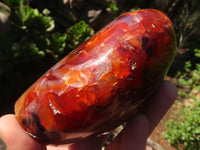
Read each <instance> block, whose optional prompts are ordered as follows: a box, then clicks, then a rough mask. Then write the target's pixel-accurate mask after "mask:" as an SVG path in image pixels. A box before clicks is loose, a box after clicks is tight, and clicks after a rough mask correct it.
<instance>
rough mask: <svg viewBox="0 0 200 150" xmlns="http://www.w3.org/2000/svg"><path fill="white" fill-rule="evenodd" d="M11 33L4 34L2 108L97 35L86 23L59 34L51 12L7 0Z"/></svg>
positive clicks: (1, 37)
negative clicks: (66, 56) (67, 55)
mask: <svg viewBox="0 0 200 150" xmlns="http://www.w3.org/2000/svg"><path fill="white" fill-rule="evenodd" d="M4 3H5V4H6V5H7V6H8V7H9V9H8V12H7V13H8V14H9V18H8V25H9V28H8V30H7V31H5V32H3V33H2V34H0V89H1V90H0V103H1V104H0V105H1V106H3V105H7V101H8V100H11V99H12V101H15V100H16V99H17V97H18V96H20V95H21V94H22V92H24V90H25V89H26V88H27V87H28V86H30V84H32V83H33V82H34V81H35V80H36V79H37V78H38V77H39V76H40V75H42V74H43V73H44V72H45V71H46V70H47V69H49V67H51V66H52V65H53V64H55V63H56V62H57V61H58V60H60V59H61V58H62V57H64V56H65V55H66V54H68V53H69V52H70V51H71V50H73V49H74V48H76V47H77V46H78V45H79V44H80V43H82V42H84V41H85V40H87V39H88V38H89V37H90V36H91V35H93V29H92V28H90V27H89V26H88V25H87V24H86V23H85V22H84V21H80V22H78V23H76V24H74V25H73V26H71V27H69V28H66V29H65V32H62V31H59V30H58V29H57V28H55V27H56V25H57V22H56V20H54V18H53V17H52V16H51V12H50V11H49V10H48V9H44V10H42V11H39V10H38V9H37V8H32V7H30V6H29V4H28V1H24V0H4Z"/></svg>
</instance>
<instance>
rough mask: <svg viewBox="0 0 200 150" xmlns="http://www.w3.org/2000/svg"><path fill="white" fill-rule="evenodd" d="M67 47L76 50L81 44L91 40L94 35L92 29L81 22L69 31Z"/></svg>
mask: <svg viewBox="0 0 200 150" xmlns="http://www.w3.org/2000/svg"><path fill="white" fill-rule="evenodd" d="M66 33H67V47H68V48H70V49H75V48H76V47H77V46H78V45H79V44H80V43H82V42H83V41H85V40H87V39H89V37H91V36H92V35H93V34H94V31H93V29H92V28H90V27H89V26H88V25H87V24H86V23H85V22H84V21H80V22H79V23H77V24H76V25H74V26H71V27H70V28H69V29H67V32H66Z"/></svg>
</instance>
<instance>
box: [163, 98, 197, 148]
mask: <svg viewBox="0 0 200 150" xmlns="http://www.w3.org/2000/svg"><path fill="white" fill-rule="evenodd" d="M178 107H179V109H178V110H177V111H176V113H175V114H174V115H173V117H172V119H171V120H170V121H168V122H167V123H166V132H165V133H164V134H163V136H164V138H166V139H168V141H169V142H170V144H171V145H172V146H173V147H175V148H176V149H178V150H180V149H185V150H197V149H199V147H200V142H199V141H200V99H198V100H197V101H195V102H191V103H190V105H189V106H185V105H184V104H183V103H179V104H178Z"/></svg>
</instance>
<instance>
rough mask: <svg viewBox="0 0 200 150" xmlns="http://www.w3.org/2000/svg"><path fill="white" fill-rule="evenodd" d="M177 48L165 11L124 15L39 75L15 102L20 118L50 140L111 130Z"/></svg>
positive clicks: (149, 87)
mask: <svg viewBox="0 0 200 150" xmlns="http://www.w3.org/2000/svg"><path fill="white" fill-rule="evenodd" d="M175 51H176V40H175V33H174V29H173V26H172V23H171V21H170V19H169V18H168V17H167V16H166V15H165V14H163V13H162V12H159V11H157V10H153V9H144V10H138V11H132V12H128V13H125V14H123V15H121V16H120V17H119V18H118V19H116V20H114V21H113V22H111V23H110V24H108V25H107V26H106V27H105V28H103V29H102V30H100V31H99V32H98V33H97V34H95V35H94V36H93V37H91V38H90V39H89V40H87V41H86V42H84V43H83V44H81V45H80V46H79V47H78V48H77V49H75V50H74V51H72V52H71V53H70V54H69V55H67V56H66V57H65V58H63V59H62V60H61V61H60V62H58V63H57V64H56V65H55V66H53V67H52V68H51V69H50V70H49V71H47V72H46V73H45V74H44V75H43V76H42V77H41V78H39V80H38V81H36V82H35V83H34V84H33V85H32V86H31V87H30V88H29V89H28V90H27V91H26V92H25V93H24V94H23V95H22V96H21V97H20V98H19V99H18V101H17V102H16V104H15V116H16V119H17V120H18V122H19V123H20V124H21V126H22V127H23V128H24V130H25V131H27V132H28V133H29V134H30V135H31V136H32V137H33V138H35V139H36V140H38V141H39V142H41V143H46V144H62V143H70V142H74V141H76V140H79V139H82V138H85V137H88V136H90V135H92V134H102V133H104V132H108V131H110V130H111V129H113V128H115V127H117V126H118V125H120V124H122V123H123V122H124V121H126V120H127V119H128V118H129V117H130V116H131V115H133V114H134V113H135V112H136V111H137V110H138V109H139V108H140V106H141V104H142V103H143V102H144V101H145V99H147V96H148V95H150V93H152V91H153V89H154V88H155V87H156V85H157V84H158V83H159V82H160V81H161V80H162V79H163V77H164V75H165V74H166V73H167V71H168V68H169V67H170V64H171V63H172V60H173V58H174V55H175Z"/></svg>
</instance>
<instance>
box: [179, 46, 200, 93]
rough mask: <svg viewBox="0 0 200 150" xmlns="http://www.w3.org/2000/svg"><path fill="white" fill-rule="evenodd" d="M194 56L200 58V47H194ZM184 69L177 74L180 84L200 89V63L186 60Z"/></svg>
mask: <svg viewBox="0 0 200 150" xmlns="http://www.w3.org/2000/svg"><path fill="white" fill-rule="evenodd" d="M194 57H195V59H199V58H200V49H194ZM184 69H185V72H183V73H182V72H179V73H178V74H177V76H176V77H177V78H178V83H179V86H181V87H184V88H188V89H194V88H196V89H198V90H199V91H200V63H195V62H191V61H186V62H185V67H184Z"/></svg>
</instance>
